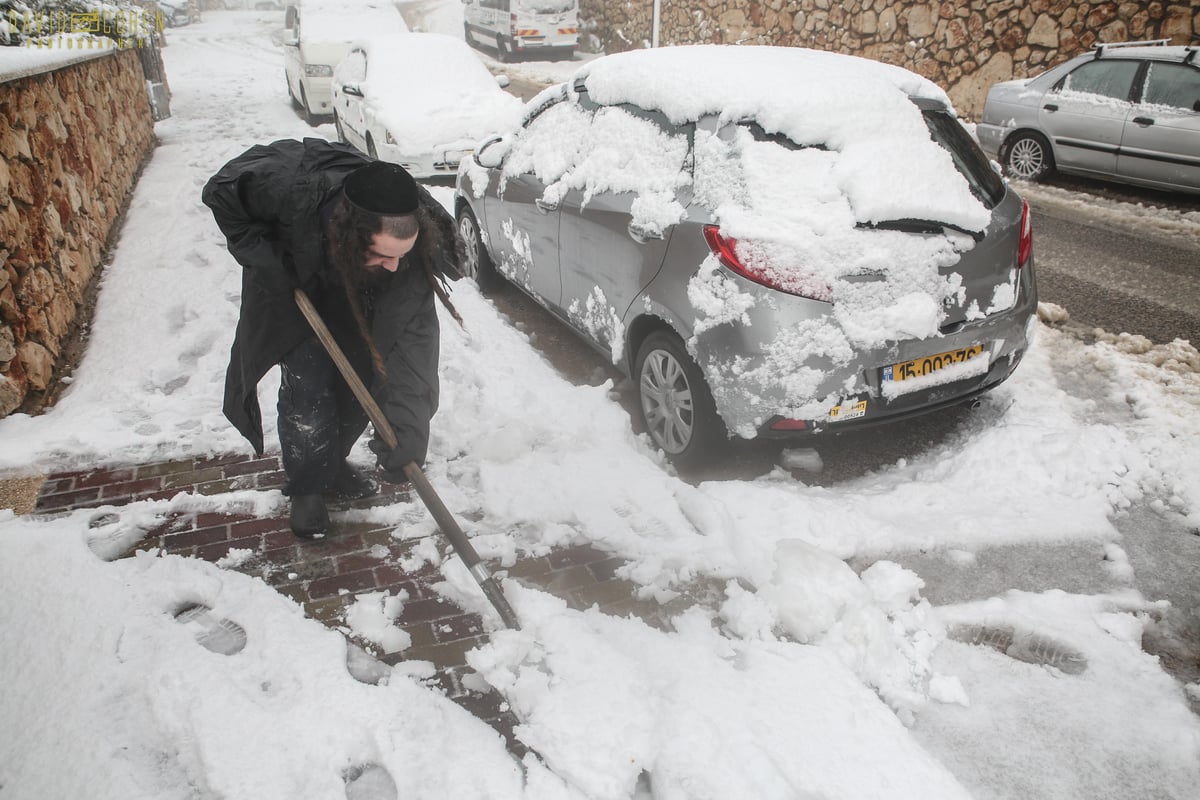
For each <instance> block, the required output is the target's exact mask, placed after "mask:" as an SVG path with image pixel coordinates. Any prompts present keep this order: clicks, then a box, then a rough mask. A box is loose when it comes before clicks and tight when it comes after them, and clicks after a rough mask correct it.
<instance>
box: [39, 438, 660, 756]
mask: <svg viewBox="0 0 1200 800" xmlns="http://www.w3.org/2000/svg"><path fill="white" fill-rule="evenodd" d="M283 481H284V475H283V472H282V471H281V470H280V465H279V460H278V457H276V456H268V457H264V458H260V459H255V458H253V457H247V456H240V455H234V456H225V457H218V458H204V459H188V460H184V461H172V462H165V463H157V464H145V465H136V466H128V467H117V468H109V469H97V470H91V471H83V472H71V473H63V474H57V475H51V476H50V477H49V478H48V479H47V481H46V482H45V484H43V486H42V489H41V492H40V494H39V495H38V500H37V507H36V509H35V513H39V514H54V513H58V512H65V511H70V510H75V509H81V508H101V507H104V506H121V505H124V504H127V503H130V502H133V501H137V500H168V499H171V498H172V497H175V496H176V495H177V494H179V493H180V492H190V493H195V494H201V495H220V494H223V493H226V492H231V491H241V490H245V489H263V490H267V489H276V488H279V487H280V486H282V485H283ZM399 502H403V503H411V502H417V503H419V500H417V498H416V496H415V494H412V493H411V492H410V490H409V488H408V487H407V486H405V487H398V486H392V485H388V484H384V490H383V492H382V493H381V494H380V495H378V496H376V497H372V498H368V499H366V500H361V501H358V502H357V503H353V504H350V507H355V508H363V507H369V506H377V505H384V504H392V503H399ZM339 508H342V509H344V508H346V506H334V507H333V509H334V514H333V516H334V521H335V524H337V533H336V534H335V535H332V536H330V537H328V538H326V539H322V540H316V541H303V540H299V539H297V538H296V537H295V536H294V535H293V534H292V532H291V529H290V528H289V526H288V519H287V516H286V513H287V510H286V506H283V507H281V509H280V513H281V514H282V516H275V517H269V518H259V517H252V516H248V515H238V514H220V513H205V512H193V513H173V514H171V515H170V516H169V517H168V518H167V519H166V520H165V521H164V522H163V523H162V524H161V525H160V526H159V527H157V528H156V529H154V530H152V531H148V532H147V534H146V536H145V537H144V538H143V539H142V540H141V541H140V542H139V543H138V544H137V545H136V546H134V547H133V548H132V549H131V550H130V551H129V553H127V554H126V555H127V556H128V555H132V554H133V553H134V552H136V551H138V550H150V549H159V550H162V551H164V552H166V553H171V554H175V555H180V556H185V557H192V558H201V559H204V560H205V561H211V562H216V561H219V560H220V559H222V558H225V557H226V556H227V555H229V553H230V551H231V550H235V549H237V550H250V551H252V552H253V554H254V555H253V557H252V558H250V559H247V560H243V561H240V563H238V564H237V566H231V567H228V568H230V569H236V570H237V571H239V572H243V573H245V574H248V575H253V576H255V577H259V578H261V579H262V580H263V581H264V582H266V583H267V584H268V585H270V586H272V587H274V588H275V589H276V590H277V591H279V592H281V593H283V594H285V595H287V596H288V597H290V598H292V599H293V600H295V601H296V602H297V603H299V604H300V605H302V606H303V608H304V610H305V613H306V614H307V615H308V616H309V617H311V618H313V619H316V620H319V621H320V622H322V623H324V624H325V625H327V626H329V627H330V628H334V629H342V630H343V632H344V629H345V619H344V613H345V609H346V608H347V607H349V606H351V605H353V603H354V600H355V598H356V597H357V596H358V595H360V594H364V593H368V592H379V591H388V592H391V593H392V594H396V593H398V592H400V591H405V592H407V593H408V600H406V601H405V602H404V608H403V613H402V614H401V616H400V617H399V619H398V620H397V621H396V624H397V625H399V626H400V627H401V628H402V629H403V630H405V631H407V632H408V634H409V635H410V636H411V637H412V645H411V646H410V647H409V648H407V649H405V650H404V651H402V652H400V653H396V654H391V655H388V654H384V653H380V652H379V651H378V648H376V647H375V646H374V645H373V644H371V643H369V642H364V641H358V642H356V643H357V644H359V645H360V646H362V647H363V648H364V649H366V650H368V651H369V652H372V653H373V654H374V655H375V656H376V657H377V658H379V659H380V660H381V661H383V662H385V663H388V664H395V663H398V662H399V661H403V660H413V661H429V662H432V663H433V665H434V667H435V669H436V673H435V677H434V678H433V679H430V681H429V683H430V684H431V685H432V686H433V687H434V688H435V689H437V690H439V691H442V692H443V693H444V694H445V695H446V696H447V697H449V698H450V699H452V700H454V701H455V702H456V703H458V704H459V705H461V706H463V707H464V708H466V709H468V710H469V711H471V712H472V713H473V714H475V715H476V716H478V717H479V718H480V719H482V720H484V721H485V722H487V723H488V724H490V725H492V727H493V728H495V729H496V730H497V731H499V732H500V733H501V734H502V735H503V736H504V738H505V740H506V741H507V742H508V744H509V747H510V749H511V750H512V751H513V752H514V753H515V754H516V755H518V756H520V755H521V754H522V753H523V748H522V746H521V744H520V743H519V742H517V741H516V740H515V738H514V737H513V733H512V729H513V725H514V724H515V723H516V720H515V719H514V718H513V717H512V715H511V714H509V713H507V712H506V711H505V710H504V709H505V706H504V704H503V700H502V698H500V697H499V696H498V695H497V694H495V693H494V692H493V693H487V694H481V693H478V692H474V691H471V690H469V689H467V688H466V687H464V686H463V681H462V678H463V676H464V675H465V674H466V673H467V672H468V671H469V668H468V667H467V666H466V656H465V654H466V653H467V651H469V650H470V649H472V648H474V647H476V646H478V645H480V644H482V643H483V642H485V641H486V635H485V633H484V629H483V625H482V621H481V619H480V618H479V616H478V615H475V614H469V613H466V612H464V611H463V610H462V609H460V608H458V607H457V606H456V605H454V604H453V603H451V602H449V601H447V600H444V599H442V598H441V597H439V596H438V595H437V593H436V592H435V591H434V590H433V588H432V586H433V584H435V583H437V582H439V581H441V580H442V575H441V573H440V572H439V571H438V570H437V569H436V568H435V567H432V566H430V565H428V564H426V565H425V566H424V567H422V568H421V569H419V570H417V571H415V572H405V571H404V570H403V569H402V568H401V567H400V564H401V563H404V562H405V561H408V562H409V563H414V562H415V563H420V561H419V560H417V559H413V553H412V550H413V548H415V547H416V546H418V545H419V544H420V543H421V542H422V541H423V540H421V539H416V540H412V539H408V540H403V541H401V540H399V539H396V538H393V536H392V526H379V525H373V524H369V523H345V522H342V523H339V522H338V515H337V513H336V512H337V509H339ZM97 522H100V520H99V519H98V520H97ZM437 541H438V547H439V549H440V550H441V551H442V552H445V551H446V548H447V547H448V544H447V543H446V542H445V541H444V540H443V539H442V538H441V537H440V536H438V539H437ZM233 561H238V559H233ZM622 563H623V562H622V561H621V560H620V559H615V558H611V557H609V556H608V555H607V554H605V553H603V552H600V551H598V550H595V549H593V548H591V547H587V546H580V547H571V548H566V549H562V550H557V551H554V552H551V553H550V554H549V555H547V556H543V557H540V558H526V559H522V560H520V561H519V562H518V563H517V564H516V565H515V566H514V567H512V568H510V569H509V570H507V574H508V575H510V576H511V577H514V578H516V579H518V580H521V581H523V582H526V583H528V584H531V585H535V586H538V587H539V588H542V589H544V590H546V591H549V592H551V593H553V594H555V595H557V596H559V597H561V598H563V599H564V600H566V601H567V603H568V604H569V605H570V606H571V607H573V608H577V609H584V608H589V607H591V606H592V605H598V606H599V607H600V608H601V610H603V611H605V612H607V613H613V614H617V615H620V616H624V615H626V614H631V613H632V614H637V615H640V616H642V617H643V618H645V619H647V620H648V621H650V622H653V623H655V624H661V619H662V615H661V613H660V612H661V609H658V608H657V607H653V606H652V605H651V604H647V603H645V602H641V601H637V600H635V599H634V597H633V590H634V586H633V585H632V584H630V583H629V582H627V581H624V580H619V579H617V578H616V577H615V572H616V570H617V568H618V567H619V566H620V565H621V564H622ZM490 566H491V568H492V569H493V570H496V569H497V568H496V566H495V565H490Z"/></svg>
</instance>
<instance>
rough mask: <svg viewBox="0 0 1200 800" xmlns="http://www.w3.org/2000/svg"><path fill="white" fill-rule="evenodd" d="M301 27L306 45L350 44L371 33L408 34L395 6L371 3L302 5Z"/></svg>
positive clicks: (324, 0) (325, 1) (328, 1)
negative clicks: (317, 43) (319, 43)
mask: <svg viewBox="0 0 1200 800" xmlns="http://www.w3.org/2000/svg"><path fill="white" fill-rule="evenodd" d="M300 27H301V31H302V32H303V36H304V39H305V41H308V42H350V41H354V40H356V39H360V38H362V37H364V36H370V35H372V34H373V33H375V34H382V33H392V34H400V33H408V25H407V24H406V23H405V22H404V17H402V16H400V12H399V11H397V10H396V7H395V6H394V5H391V4H390V3H382V2H374V1H373V0H372V1H370V2H367V1H365V0H356V1H355V2H332V1H331V0H317V2H312V0H308V2H305V3H304V4H303V5H302V6H301V15H300Z"/></svg>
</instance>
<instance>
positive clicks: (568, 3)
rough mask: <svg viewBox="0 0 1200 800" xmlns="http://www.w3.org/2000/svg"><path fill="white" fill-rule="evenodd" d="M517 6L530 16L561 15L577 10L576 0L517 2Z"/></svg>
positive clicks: (517, 0) (528, 0)
mask: <svg viewBox="0 0 1200 800" xmlns="http://www.w3.org/2000/svg"><path fill="white" fill-rule="evenodd" d="M515 5H516V7H517V8H518V9H520V10H521V11H526V12H528V13H530V14H561V13H562V12H564V11H570V10H571V9H573V8H575V0H516V3H515Z"/></svg>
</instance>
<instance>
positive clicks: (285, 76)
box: [283, 70, 300, 111]
mask: <svg viewBox="0 0 1200 800" xmlns="http://www.w3.org/2000/svg"><path fill="white" fill-rule="evenodd" d="M283 82H284V83H286V84H287V87H288V100H290V101H291V102H292V110H293V111H299V110H300V101H299V100H297V99H296V95H295V94H293V93H292V82H291V81H290V80H289V79H288V74H287V70H284V71H283Z"/></svg>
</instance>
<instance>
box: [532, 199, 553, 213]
mask: <svg viewBox="0 0 1200 800" xmlns="http://www.w3.org/2000/svg"><path fill="white" fill-rule="evenodd" d="M533 204H534V205H535V206H537V207H538V211H540V212H542V213H543V214H549V213H550V212H551V211H558V203H550V202H547V201H545V200H543V199H542V198H540V197H539V198H538V199H536V200H534V201H533Z"/></svg>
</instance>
